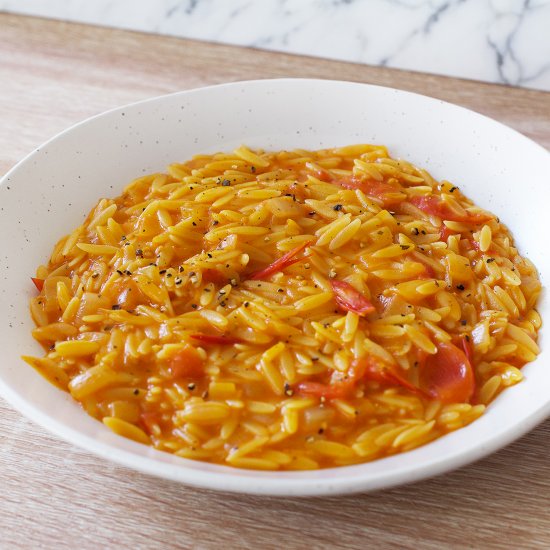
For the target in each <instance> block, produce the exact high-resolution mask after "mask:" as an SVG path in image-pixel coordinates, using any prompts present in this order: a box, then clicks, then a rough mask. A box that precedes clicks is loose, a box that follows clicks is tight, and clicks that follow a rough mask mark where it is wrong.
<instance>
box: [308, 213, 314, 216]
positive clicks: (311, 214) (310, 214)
mask: <svg viewBox="0 0 550 550" xmlns="http://www.w3.org/2000/svg"><path fill="white" fill-rule="evenodd" d="M314 214H315V212H308V213H307V215H308V216H313V215H314Z"/></svg>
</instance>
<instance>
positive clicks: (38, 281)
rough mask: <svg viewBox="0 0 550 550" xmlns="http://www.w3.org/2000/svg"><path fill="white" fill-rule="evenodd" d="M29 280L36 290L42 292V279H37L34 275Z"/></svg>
mask: <svg viewBox="0 0 550 550" xmlns="http://www.w3.org/2000/svg"><path fill="white" fill-rule="evenodd" d="M31 281H32V282H33V283H34V286H35V287H36V289H37V290H38V292H42V289H43V288H44V279H38V278H36V277H31Z"/></svg>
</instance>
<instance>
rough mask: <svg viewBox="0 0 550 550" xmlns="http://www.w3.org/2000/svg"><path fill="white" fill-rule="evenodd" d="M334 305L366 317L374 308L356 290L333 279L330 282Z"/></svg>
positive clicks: (343, 282)
mask: <svg viewBox="0 0 550 550" xmlns="http://www.w3.org/2000/svg"><path fill="white" fill-rule="evenodd" d="M330 284H331V286H332V291H333V292H334V299H335V300H336V303H337V304H338V305H339V306H340V307H341V308H342V309H343V310H345V311H352V312H354V313H357V315H361V316H364V315H368V314H369V313H372V312H373V311H376V308H375V307H374V306H373V305H372V304H371V303H370V302H369V300H367V299H366V298H365V297H364V296H363V295H362V294H361V293H360V292H359V291H358V290H356V289H355V288H353V286H351V285H350V284H349V283H346V282H345V281H338V280H336V279H333V280H331V281H330Z"/></svg>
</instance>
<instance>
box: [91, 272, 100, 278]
mask: <svg viewBox="0 0 550 550" xmlns="http://www.w3.org/2000/svg"><path fill="white" fill-rule="evenodd" d="M98 277H99V273H98V272H97V271H95V272H94V273H92V279H97V278H98Z"/></svg>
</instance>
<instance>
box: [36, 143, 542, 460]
mask: <svg viewBox="0 0 550 550" xmlns="http://www.w3.org/2000/svg"><path fill="white" fill-rule="evenodd" d="M34 281H35V284H36V286H37V287H38V289H39V291H40V292H39V295H38V296H37V297H34V298H32V300H31V312H32V316H33V319H34V321H35V322H36V325H37V328H36V329H35V330H34V332H33V334H34V337H35V338H36V339H37V340H38V341H39V342H40V343H41V344H42V345H43V346H44V349H45V350H46V351H45V356H43V357H40V358H35V357H25V359H26V361H27V362H28V363H30V364H31V365H32V366H33V367H35V368H36V369H37V370H38V371H40V372H41V373H42V374H44V375H45V376H46V377H47V378H48V379H49V380H51V381H52V382H54V383H55V384H57V385H58V386H59V387H61V388H63V389H64V390H67V391H69V392H70V393H71V395H72V396H73V397H74V399H76V400H77V401H79V402H80V403H81V404H82V406H83V408H84V409H85V410H86V411H87V412H88V413H89V414H91V415H92V416H94V417H96V418H98V419H100V420H102V421H103V423H104V424H105V425H106V426H108V427H109V428H110V429H112V430H113V431H114V432H116V433H118V434H120V435H124V436H126V437H129V438H132V439H134V440H136V441H139V442H141V443H145V444H151V445H154V446H155V447H156V448H157V449H160V450H162V451H168V452H172V453H176V454H177V455H179V456H182V457H186V458H192V459H198V460H205V461H210V462H217V463H223V464H228V465H231V466H235V467H242V468H257V469H282V470H297V469H314V468H325V467H330V466H341V465H346V464H353V463H358V462H364V461H368V460H373V459H376V458H380V457H384V456H388V455H391V454H395V453H400V452H403V451H407V450H409V449H412V448H414V447H417V446H419V445H422V444H425V443H427V442H429V441H432V440H434V439H436V438H438V437H440V436H442V435H443V434H445V433H447V432H450V431H452V430H456V429H458V428H461V427H463V426H465V425H467V424H469V423H470V422H472V421H473V420H475V419H476V418H477V417H479V416H480V415H481V414H482V413H483V411H484V409H485V407H486V405H487V404H488V403H489V402H490V401H492V400H493V399H494V398H495V397H496V396H497V395H498V394H499V393H500V392H501V391H502V390H503V389H504V388H506V387H507V386H511V385H513V384H516V383H517V382H519V381H520V380H521V378H522V373H521V370H520V369H521V367H522V366H523V365H524V364H525V363H526V362H528V361H532V360H533V359H534V358H535V357H536V355H537V353H538V351H539V350H538V347H537V343H536V340H537V331H538V329H539V327H540V325H541V319H540V317H539V315H538V313H537V311H536V309H535V306H536V301H537V297H538V295H539V292H540V288H541V287H540V283H539V280H538V277H537V273H536V270H535V268H534V266H533V265H532V264H531V263H530V262H529V261H528V260H527V259H525V258H523V257H522V256H520V255H519V254H518V251H517V250H516V248H515V247H514V244H513V241H512V237H511V235H510V233H509V231H508V230H507V228H506V227H505V226H504V225H502V224H501V223H500V221H499V219H498V218H497V217H495V216H494V215H492V214H489V213H487V212H485V211H482V210H481V209H479V208H477V207H476V206H474V205H473V204H472V202H471V201H470V200H469V199H467V198H466V197H465V196H464V195H463V194H462V193H461V191H460V189H459V188H458V187H455V186H454V185H452V184H451V183H449V182H447V181H441V182H438V181H435V180H434V179H433V178H432V177H431V176H430V175H429V174H428V173H427V172H426V171H424V170H422V169H420V168H416V167H415V166H413V165H411V164H409V163H408V162H405V161H402V160H394V159H393V158H391V157H390V156H389V155H388V152H387V150H386V148H385V147H383V146H378V145H352V146H348V147H342V148H336V149H328V150H323V151H315V152H312V151H305V150H298V151H292V152H287V151H281V152H276V153H265V152H263V151H252V150H249V149H248V148H246V147H240V148H239V149H237V150H236V151H235V152H234V153H232V154H215V155H200V156H196V157H194V158H193V159H192V160H190V161H188V162H185V163H182V164H173V165H171V166H169V168H168V171H167V173H165V174H152V175H149V176H145V177H141V178H139V179H137V180H135V181H133V182H132V183H130V184H129V185H128V186H127V187H126V189H125V190H124V192H123V194H122V195H121V196H120V197H117V198H116V199H102V200H100V201H99V203H98V204H97V206H96V207H95V208H94V209H93V210H92V211H91V213H90V214H89V216H88V218H87V219H86V221H85V222H84V224H83V225H81V226H80V227H78V228H77V229H76V230H75V231H74V232H73V233H72V234H70V235H69V236H66V237H64V238H63V239H61V240H60V241H59V242H58V244H57V245H56V246H55V248H54V250H53V253H52V254H51V259H50V261H49V263H48V265H47V266H40V267H39V268H38V270H37V274H36V278H35V279H34Z"/></svg>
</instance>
